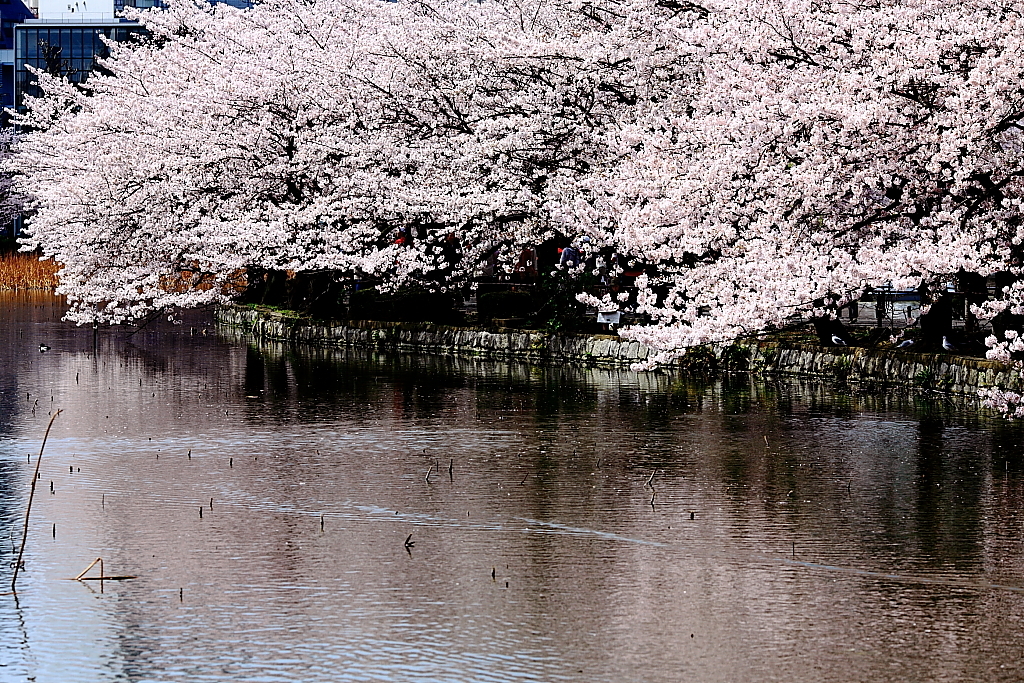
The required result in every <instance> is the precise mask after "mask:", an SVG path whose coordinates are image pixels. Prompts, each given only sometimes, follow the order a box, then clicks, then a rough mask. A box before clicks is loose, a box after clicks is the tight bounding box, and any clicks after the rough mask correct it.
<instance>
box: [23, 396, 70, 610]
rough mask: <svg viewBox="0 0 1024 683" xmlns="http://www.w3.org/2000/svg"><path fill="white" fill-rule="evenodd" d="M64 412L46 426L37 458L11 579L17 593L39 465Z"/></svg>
mask: <svg viewBox="0 0 1024 683" xmlns="http://www.w3.org/2000/svg"><path fill="white" fill-rule="evenodd" d="M62 412H64V411H63V410H58V411H57V412H55V413H54V414H53V417H51V418H50V424H48V425H46V433H45V434H43V444H42V445H41V446H40V447H39V457H38V458H36V471H35V473H34V474H33V475H32V488H31V490H30V491H29V494H28V507H26V508H25V529H24V530H23V531H22V533H21V548H20V549H19V550H18V559H17V560H16V561H15V563H14V578H12V579H11V591H12V592H14V591H17V590H18V589H17V588H16V587H15V584H17V583H18V571H19V570H20V569H21V558H22V557H23V556H24V555H25V542H26V541H28V518H29V515H31V514H32V500H33V499H34V498H35V497H36V481H38V480H39V465H40V464H42V462H43V449H44V448H46V439H47V437H48V436H50V427H52V426H53V421H54V420H56V419H57V416H58V415H60V414H61V413H62Z"/></svg>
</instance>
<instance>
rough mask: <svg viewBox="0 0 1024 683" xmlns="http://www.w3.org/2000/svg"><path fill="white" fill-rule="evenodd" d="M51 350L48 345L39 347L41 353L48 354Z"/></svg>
mask: <svg viewBox="0 0 1024 683" xmlns="http://www.w3.org/2000/svg"><path fill="white" fill-rule="evenodd" d="M49 350H50V347H49V346H47V345H46V344H40V345H39V353H46V352H47V351H49Z"/></svg>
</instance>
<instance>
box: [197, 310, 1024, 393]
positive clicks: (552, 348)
mask: <svg viewBox="0 0 1024 683" xmlns="http://www.w3.org/2000/svg"><path fill="white" fill-rule="evenodd" d="M217 319H218V322H220V323H222V324H226V325H230V326H233V327H237V328H241V329H242V330H244V331H245V332H247V333H248V334H251V335H253V336H254V337H257V338H263V339H277V340H288V341H294V342H302V343H307V344H315V345H321V346H353V347H360V348H371V349H379V350H388V351H398V352H408V353H432V354H443V355H456V356H466V357H478V358H487V359H492V360H509V361H526V362H531V363H545V364H547V363H562V364H580V365H587V366H598V367H617V368H624V367H629V366H630V365H632V364H634V363H636V362H638V361H643V360H646V359H647V358H648V357H649V356H650V355H651V354H652V353H653V352H652V351H651V350H650V349H649V348H647V347H646V346H644V345H642V344H640V343H639V342H635V341H627V340H623V339H619V338H618V337H616V336H611V335H555V334H545V333H542V332H535V331H528V330H510V331H498V332H490V331H487V330H480V329H475V328H461V327H445V326H440V325H429V324H420V323H389V322H374V321H349V322H345V323H336V324H331V325H323V324H316V323H312V322H310V321H308V320H305V319H302V318H297V317H295V316H292V315H289V314H287V313H282V312H277V311H272V310H267V309H259V310H257V309H253V308H247V307H240V306H239V307H223V308H221V309H219V310H218V312H217ZM665 369H666V370H669V371H678V372H705V373H706V372H710V371H718V370H726V371H749V372H754V373H757V374H773V373H780V374H787V375H796V376H808V377H818V378H822V379H828V380H843V381H848V382H868V383H872V384H881V385H895V386H911V387H918V388H922V389H932V390H939V391H945V392H950V393H955V394H975V393H976V392H977V391H978V389H981V388H985V387H996V386H999V387H1003V388H1007V389H1016V390H1018V391H1024V380H1022V378H1021V377H1020V375H1019V373H1017V372H1015V371H1013V370H1012V369H1011V368H1009V367H1007V366H1006V365H1004V364H1002V363H996V362H993V361H988V360H982V359H978V358H966V357H962V356H953V355H950V354H929V353H905V352H902V351H894V350H888V349H865V348H831V347H820V346H814V345H799V344H788V345H782V344H780V343H778V342H771V341H751V342H742V343H737V344H733V345H728V346H717V347H714V348H705V349H698V350H695V351H693V352H691V353H690V354H687V356H685V357H683V358H682V359H680V360H679V361H677V362H676V363H674V364H672V365H671V366H669V367H667V368H665Z"/></svg>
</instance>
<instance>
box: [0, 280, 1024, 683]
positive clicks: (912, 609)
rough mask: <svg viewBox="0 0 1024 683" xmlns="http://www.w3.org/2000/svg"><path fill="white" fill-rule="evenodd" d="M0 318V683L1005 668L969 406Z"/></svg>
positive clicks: (1010, 665) (18, 310) (999, 505)
mask: <svg viewBox="0 0 1024 683" xmlns="http://www.w3.org/2000/svg"><path fill="white" fill-rule="evenodd" d="M0 310H2V313H0V316H2V317H3V320H2V321H0V349H2V352H0V353H2V356H0V562H2V563H3V566H2V569H0V585H7V584H9V582H10V573H11V562H12V561H13V554H12V553H13V552H14V550H16V548H15V545H16V543H17V542H18V541H19V540H20V533H21V525H22V520H23V516H24V510H25V505H26V502H27V497H28V489H29V482H30V480H31V476H32V475H31V472H32V467H34V458H35V455H34V454H35V453H36V452H38V449H39V442H40V440H41V438H42V434H43V431H44V430H45V427H46V423H47V421H48V420H49V413H50V412H51V411H52V410H54V409H55V408H61V409H63V410H64V412H63V414H62V415H61V416H60V417H58V418H57V421H56V422H55V424H54V428H53V433H52V434H51V437H50V441H49V443H48V445H47V447H46V452H45V455H44V459H43V463H42V470H41V478H40V480H39V487H38V489H37V497H36V501H35V503H34V508H33V512H32V518H31V525H30V533H29V538H28V545H27V550H26V570H25V571H24V573H23V574H22V575H21V577H20V578H19V590H18V596H17V601H15V600H14V598H13V596H10V595H6V596H0V680H2V681H27V680H35V681H40V682H42V681H53V682H55V683H73V682H76V681H82V682H90V683H91V682H94V681H190V682H191V681H217V682H220V681H299V680H301V681H376V680H380V681H452V682H462V681H496V682H497V681H599V682H600V681H607V682H609V683H611V682H620V681H627V682H628V681H638V682H639V681H644V682H645V683H649V682H659V681H665V682H668V681H682V680H693V681H723V682H724V681H730V682H732V681H792V680H796V679H798V678H804V679H806V680H829V681H891V680H911V681H974V680H977V681H1019V680H1022V679H1024V664H1022V662H1024V629H1022V626H1024V624H1022V618H1024V544H1022V540H1024V517H1022V514H1021V511H1020V510H1021V504H1022V502H1024V478H1022V471H1024V462H1022V459H1021V455H1020V453H1021V449H1020V444H1021V430H1020V429H1019V428H1017V427H1016V426H1014V425H1008V424H1007V423H1004V422H1001V421H999V420H995V419H992V418H989V417H987V416H985V415H983V414H981V413H980V412H979V410H978V409H977V406H976V405H974V404H973V403H972V402H969V401H967V402H962V401H956V400H952V399H949V398H943V397H940V396H938V395H931V396H929V395H873V394H870V393H862V392H857V391H854V390H853V389H850V388H848V387H842V386H832V387H830V386H823V385H821V384H815V383H808V382H800V381H794V380H787V381H778V382H767V383H766V382H760V381H751V380H750V379H749V378H746V377H742V376H737V377H731V378H724V379H719V380H716V381H710V380H707V381H695V380H689V381H682V380H678V379H672V378H670V377H667V376H664V375H636V374H633V373H628V372H607V371H600V370H592V369H585V368H578V367H564V366H563V367H550V368H539V367H531V366H527V365H514V364H502V363H485V362H474V361H459V360H454V359H447V358H439V357H411V356H388V355H379V354H372V353H367V352H362V351H344V350H341V351H339V350H326V349H315V348H303V347H289V346H287V345H280V344H264V345H252V344H247V343H246V340H245V339H243V338H240V337H238V336H237V334H235V333H232V332H231V331H229V330H218V329H217V328H216V326H215V325H213V323H212V322H211V321H210V319H209V318H208V317H207V316H206V315H205V314H196V315H193V316H190V317H189V318H188V319H186V320H185V322H184V324H181V325H177V326H172V325H169V324H158V323H154V324H153V325H151V326H150V327H147V328H146V329H144V330H142V331H141V332H138V333H137V334H135V335H134V336H131V337H129V336H128V334H127V333H126V332H124V331H111V330H101V331H99V332H98V334H96V335H94V334H93V332H92V330H90V329H83V328H76V327H74V326H70V325H68V324H66V323H62V322H60V316H61V314H62V310H63V309H62V306H61V304H60V302H59V301H58V300H56V299H53V298H52V297H44V296H39V295H25V294H21V295H14V294H7V295H2V299H0ZM40 343H46V344H48V345H49V346H51V347H52V348H51V350H50V351H48V352H46V353H40V352H39V350H38V346H39V344H40ZM30 453H32V454H33V455H32V457H33V464H32V465H30V464H29V462H28V456H29V454H30ZM51 482H52V485H53V490H52V493H51V490H50V484H51ZM211 501H212V504H211ZM200 511H201V514H200ZM410 535H411V538H410ZM407 539H408V540H409V542H410V545H409V547H406V541H407ZM101 556H102V557H103V558H104V564H105V568H106V570H107V572H108V573H112V574H123V575H135V576H137V578H136V579H133V580H130V581H124V582H110V581H104V582H102V585H100V583H99V582H93V583H81V582H74V581H68V580H66V579H68V578H70V577H73V576H75V575H77V574H78V573H79V572H80V571H81V570H82V569H84V568H85V567H86V565H88V564H89V562H91V561H92V560H93V559H95V558H97V557H101ZM2 590H6V588H4V589H2Z"/></svg>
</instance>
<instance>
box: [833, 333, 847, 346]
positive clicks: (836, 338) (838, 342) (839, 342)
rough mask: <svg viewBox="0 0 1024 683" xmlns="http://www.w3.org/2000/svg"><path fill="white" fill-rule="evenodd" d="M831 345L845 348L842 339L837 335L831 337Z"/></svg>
mask: <svg viewBox="0 0 1024 683" xmlns="http://www.w3.org/2000/svg"><path fill="white" fill-rule="evenodd" d="M832 343H833V344H835V345H836V346H846V342H844V341H843V339H842V337H840V336H839V335H837V334H833V335H832Z"/></svg>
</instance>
